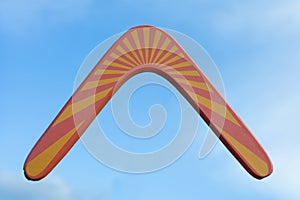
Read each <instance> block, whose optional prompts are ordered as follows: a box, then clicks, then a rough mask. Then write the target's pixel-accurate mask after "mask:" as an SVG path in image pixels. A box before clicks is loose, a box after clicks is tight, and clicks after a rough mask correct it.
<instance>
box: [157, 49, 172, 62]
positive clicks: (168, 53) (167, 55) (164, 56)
mask: <svg viewBox="0 0 300 200" xmlns="http://www.w3.org/2000/svg"><path fill="white" fill-rule="evenodd" d="M170 55H172V53H171V52H169V51H167V53H166V54H165V55H163V57H161V58H160V59H159V60H158V61H157V62H156V63H158V64H162V63H161V61H163V60H164V59H166V58H167V57H169V56H170Z"/></svg>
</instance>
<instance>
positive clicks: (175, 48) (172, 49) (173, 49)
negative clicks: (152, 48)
mask: <svg viewBox="0 0 300 200" xmlns="http://www.w3.org/2000/svg"><path fill="white" fill-rule="evenodd" d="M177 50H178V48H177V46H176V45H174V46H173V47H172V48H171V49H170V50H169V51H170V52H172V53H174V52H175V51H177Z"/></svg>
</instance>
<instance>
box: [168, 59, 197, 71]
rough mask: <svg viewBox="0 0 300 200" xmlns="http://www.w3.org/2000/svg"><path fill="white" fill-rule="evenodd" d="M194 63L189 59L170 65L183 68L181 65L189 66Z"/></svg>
mask: <svg viewBox="0 0 300 200" xmlns="http://www.w3.org/2000/svg"><path fill="white" fill-rule="evenodd" d="M191 65H192V64H191V63H190V62H188V61H184V62H181V63H178V64H174V65H170V67H172V68H174V69H175V68H181V67H188V66H191Z"/></svg>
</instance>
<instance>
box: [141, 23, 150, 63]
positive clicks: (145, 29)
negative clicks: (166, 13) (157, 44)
mask: <svg viewBox="0 0 300 200" xmlns="http://www.w3.org/2000/svg"><path fill="white" fill-rule="evenodd" d="M143 32H144V45H145V54H146V62H148V61H149V60H148V59H149V56H148V51H149V46H150V44H149V43H150V38H149V34H150V29H149V28H144V29H143Z"/></svg>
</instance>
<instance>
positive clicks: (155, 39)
mask: <svg viewBox="0 0 300 200" xmlns="http://www.w3.org/2000/svg"><path fill="white" fill-rule="evenodd" d="M160 37H161V32H160V31H158V30H156V31H155V36H154V41H153V45H152V52H151V55H150V63H154V62H153V60H152V59H153V55H154V52H155V50H156V48H157V44H158V42H159V40H160Z"/></svg>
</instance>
